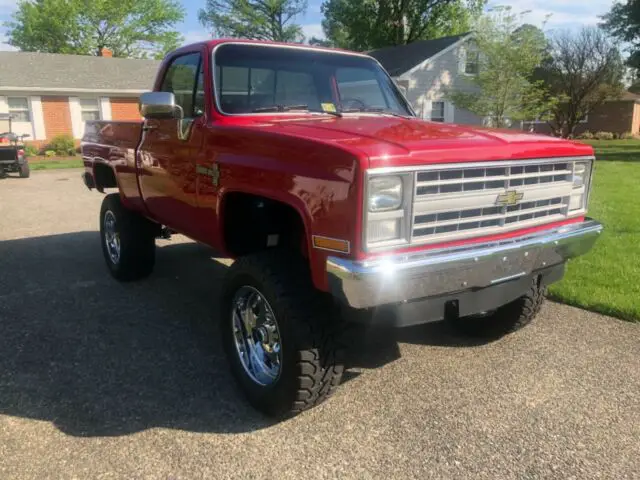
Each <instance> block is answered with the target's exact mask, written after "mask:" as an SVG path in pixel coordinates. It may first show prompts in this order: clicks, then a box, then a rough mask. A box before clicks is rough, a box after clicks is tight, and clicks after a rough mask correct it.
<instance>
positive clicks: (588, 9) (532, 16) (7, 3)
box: [0, 0, 614, 50]
mask: <svg viewBox="0 0 640 480" xmlns="http://www.w3.org/2000/svg"><path fill="white" fill-rule="evenodd" d="M613 1H614V0H502V1H499V0H490V3H489V6H495V5H510V6H511V7H513V9H514V10H515V11H519V12H522V11H529V13H528V14H527V16H526V17H525V18H526V21H527V22H528V23H532V24H534V25H542V22H543V21H544V19H545V18H546V17H547V15H551V16H550V17H549V20H548V21H547V25H546V29H547V30H553V29H567V28H568V29H574V28H579V27H581V26H582V25H593V24H596V23H597V22H598V16H600V15H602V14H604V13H606V12H607V11H609V9H610V8H611V5H612V4H613ZM204 3H205V2H204V0H183V4H184V5H185V7H186V9H187V17H186V19H185V21H184V22H183V23H182V24H181V25H180V27H179V30H180V31H181V32H182V34H183V36H184V38H185V43H191V42H195V41H199V40H203V39H206V38H209V37H210V35H209V33H208V32H207V30H206V29H204V28H203V27H202V26H201V25H200V23H199V22H198V10H199V9H200V8H201V7H202V6H203V5H204ZM16 4H17V0H0V12H2V13H1V14H0V21H1V22H4V21H6V20H8V19H9V18H10V16H11V12H12V11H15V8H16ZM321 4H322V0H309V8H308V10H307V13H306V14H305V15H304V16H301V17H300V18H299V19H298V21H299V23H300V24H302V25H303V29H304V32H305V35H306V36H307V37H308V38H310V37H312V36H314V35H315V36H322V28H321V26H320V22H321V20H322V14H321V13H320V5H321ZM4 30H5V29H4V27H2V28H0V50H7V49H11V47H10V46H9V45H7V44H5V43H3V42H4V40H5V36H4Z"/></svg>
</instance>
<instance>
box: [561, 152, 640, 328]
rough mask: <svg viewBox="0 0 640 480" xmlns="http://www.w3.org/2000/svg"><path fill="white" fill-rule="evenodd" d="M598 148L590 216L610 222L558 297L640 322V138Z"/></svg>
mask: <svg viewBox="0 0 640 480" xmlns="http://www.w3.org/2000/svg"><path fill="white" fill-rule="evenodd" d="M588 143H590V144H591V145H593V146H594V148H595V149H596V158H597V162H596V167H595V177H594V181H593V191H592V194H591V201H590V204H589V216H591V217H593V218H595V219H597V220H599V221H601V222H602V223H604V225H605V230H604V233H603V234H602V236H601V237H600V238H599V239H598V241H597V243H596V246H595V247H594V249H593V251H591V252H590V253H589V254H587V255H585V256H584V257H580V258H577V259H575V260H572V261H571V262H570V263H569V265H568V267H567V274H566V277H565V278H564V280H562V282H560V283H558V284H556V285H553V286H552V288H551V295H552V298H555V299H557V300H560V301H562V302H565V303H568V304H571V305H576V306H579V307H583V308H587V309H589V310H595V311H598V312H602V313H605V314H608V315H613V316H616V317H619V318H623V319H625V320H633V321H640V141H636V140H613V141H593V142H588Z"/></svg>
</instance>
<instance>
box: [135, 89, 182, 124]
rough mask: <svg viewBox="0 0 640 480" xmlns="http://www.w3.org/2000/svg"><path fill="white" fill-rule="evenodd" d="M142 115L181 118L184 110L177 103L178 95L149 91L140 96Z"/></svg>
mask: <svg viewBox="0 0 640 480" xmlns="http://www.w3.org/2000/svg"><path fill="white" fill-rule="evenodd" d="M139 107H140V115H142V116H143V117H144V118H175V119H177V120H181V119H182V118H183V117H184V112H183V111H182V107H181V106H180V105H176V97H175V95H174V94H173V93H171V92H147V93H143V94H142V95H141V96H140V104H139Z"/></svg>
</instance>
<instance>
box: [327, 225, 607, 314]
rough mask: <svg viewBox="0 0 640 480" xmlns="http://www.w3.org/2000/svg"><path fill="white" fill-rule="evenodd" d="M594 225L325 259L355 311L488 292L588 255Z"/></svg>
mask: <svg viewBox="0 0 640 480" xmlns="http://www.w3.org/2000/svg"><path fill="white" fill-rule="evenodd" d="M602 228H603V227H602V224H600V223H599V222H596V221H595V220H590V219H588V220H586V221H584V222H581V223H573V224H571V225H566V226H563V227H559V228H555V229H553V230H544V231H541V232H536V233H535V234H532V235H527V236H523V237H517V238H511V239H508V240H502V241H496V242H491V243H484V244H474V245H465V246H460V247H453V248H446V249H438V250H429V251H423V252H419V253H411V254H406V255H390V256H383V257H378V258H375V259H372V260H364V261H354V260H348V259H344V258H338V257H329V258H328V259H327V273H328V275H329V288H330V291H331V293H332V294H333V295H334V296H335V297H337V298H338V299H340V300H342V301H344V302H346V303H347V304H349V305H350V306H352V307H354V308H369V307H375V306H379V305H386V304H393V303H401V302H405V301H411V300H418V299H424V298H428V297H436V296H440V295H446V294H452V293H455V292H462V291H465V290H470V289H478V288H485V287H489V286H492V285H497V284H500V283H503V282H507V281H509V280H514V279H517V278H521V277H524V276H526V275H530V274H532V273H534V272H536V271H538V270H542V269H545V268H548V267H551V266H554V265H558V264H561V263H564V262H565V261H567V260H568V259H570V258H573V257H577V256H579V255H583V254H585V253H587V252H588V251H589V250H590V249H591V247H593V244H594V243H595V241H596V238H597V237H598V235H600V233H601V232H602Z"/></svg>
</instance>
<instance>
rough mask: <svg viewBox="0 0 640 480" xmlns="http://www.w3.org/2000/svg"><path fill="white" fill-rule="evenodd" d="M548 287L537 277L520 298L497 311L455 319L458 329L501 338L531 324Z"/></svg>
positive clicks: (478, 335) (479, 335)
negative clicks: (480, 315)
mask: <svg viewBox="0 0 640 480" xmlns="http://www.w3.org/2000/svg"><path fill="white" fill-rule="evenodd" d="M546 294H547V287H546V286H545V285H543V284H541V282H540V278H539V277H535V278H534V279H533V280H532V282H531V285H530V287H529V290H528V291H527V292H526V293H525V295H523V296H522V297H520V298H517V299H516V300H514V301H513V302H511V303H508V304H506V305H504V306H502V307H500V308H498V309H497V310H496V311H495V312H493V313H491V314H489V315H485V316H482V317H477V316H472V317H466V318H456V319H454V320H453V322H454V326H455V327H456V329H457V330H458V331H459V332H461V333H464V334H465V335H468V336H471V337H477V338H499V337H502V336H504V335H507V334H509V333H513V332H516V331H518V330H520V329H521V328H524V327H526V326H527V325H529V324H530V323H531V322H532V321H533V319H534V318H536V316H537V315H538V313H539V312H540V309H541V308H542V304H543V303H544V299H545V296H546Z"/></svg>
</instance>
